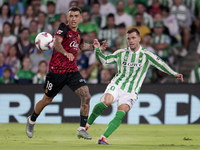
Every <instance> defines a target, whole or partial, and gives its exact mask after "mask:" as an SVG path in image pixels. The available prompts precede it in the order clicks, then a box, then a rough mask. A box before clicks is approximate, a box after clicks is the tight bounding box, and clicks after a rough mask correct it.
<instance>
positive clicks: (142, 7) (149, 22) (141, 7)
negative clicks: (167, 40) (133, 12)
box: [136, 3, 153, 29]
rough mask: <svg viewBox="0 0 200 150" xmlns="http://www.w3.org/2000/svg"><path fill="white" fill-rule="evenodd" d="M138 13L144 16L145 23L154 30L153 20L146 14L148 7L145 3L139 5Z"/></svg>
mask: <svg viewBox="0 0 200 150" xmlns="http://www.w3.org/2000/svg"><path fill="white" fill-rule="evenodd" d="M136 9H137V12H138V13H140V14H141V15H142V16H143V23H144V25H146V26H147V27H149V28H150V29H153V18H152V16H151V15H149V14H148V13H147V12H146V6H145V5H144V4H143V3H138V4H137V7H136Z"/></svg>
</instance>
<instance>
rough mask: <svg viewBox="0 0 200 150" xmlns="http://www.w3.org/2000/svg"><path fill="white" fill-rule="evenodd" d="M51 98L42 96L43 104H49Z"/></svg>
mask: <svg viewBox="0 0 200 150" xmlns="http://www.w3.org/2000/svg"><path fill="white" fill-rule="evenodd" d="M52 100H53V98H50V97H48V98H44V103H45V105H49V104H50V103H51V102H52Z"/></svg>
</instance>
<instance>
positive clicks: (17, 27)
mask: <svg viewBox="0 0 200 150" xmlns="http://www.w3.org/2000/svg"><path fill="white" fill-rule="evenodd" d="M21 30H22V22H21V16H20V15H15V16H14V17H13V21H12V25H11V33H12V34H14V35H15V36H18V35H19V34H20V32H21Z"/></svg>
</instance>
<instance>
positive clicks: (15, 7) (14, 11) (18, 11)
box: [8, 0, 24, 16]
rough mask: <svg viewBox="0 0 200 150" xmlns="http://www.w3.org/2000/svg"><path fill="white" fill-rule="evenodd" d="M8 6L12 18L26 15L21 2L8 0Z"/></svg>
mask: <svg viewBox="0 0 200 150" xmlns="http://www.w3.org/2000/svg"><path fill="white" fill-rule="evenodd" d="M8 4H9V7H10V11H11V15H12V16H14V15H23V14H24V6H23V4H22V2H20V1H19V0H8Z"/></svg>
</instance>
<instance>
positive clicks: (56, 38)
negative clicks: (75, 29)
mask: <svg viewBox="0 0 200 150" xmlns="http://www.w3.org/2000/svg"><path fill="white" fill-rule="evenodd" d="M62 41H63V39H62V38H61V37H59V36H54V46H53V47H54V48H55V49H56V50H57V51H58V52H60V53H61V54H63V55H64V56H66V57H67V58H68V59H69V60H70V61H73V60H74V55H73V54H71V53H67V52H66V50H65V49H64V48H63V46H62V44H61V43H62Z"/></svg>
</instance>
